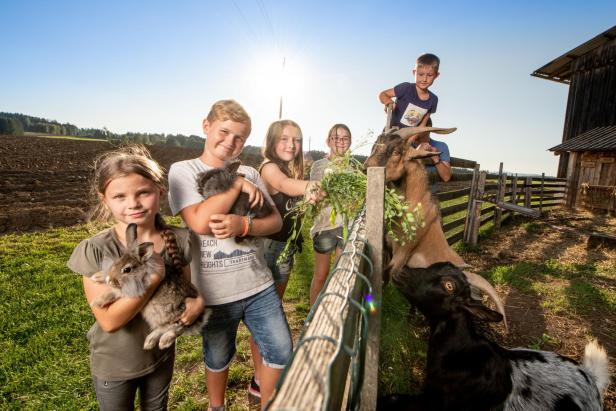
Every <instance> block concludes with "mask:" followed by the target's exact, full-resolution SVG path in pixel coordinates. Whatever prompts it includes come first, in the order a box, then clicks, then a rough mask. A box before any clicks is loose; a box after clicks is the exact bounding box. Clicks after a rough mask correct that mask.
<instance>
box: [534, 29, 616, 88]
mask: <svg viewBox="0 0 616 411" xmlns="http://www.w3.org/2000/svg"><path fill="white" fill-rule="evenodd" d="M615 38H616V26H614V27H612V28H610V29H607V30H606V31H604V32H603V33H601V34H599V35H597V36H595V37H593V38H592V39H590V40H588V41H587V42H586V43H584V44H581V45H579V46H577V47H576V48H574V49H573V50H571V51H568V52H567V53H565V54H563V55H562V56H560V57H558V58H557V59H555V60H552V61H551V62H549V63H548V64H546V65H545V66H543V67H541V68H538V69H537V70H535V71H534V72H532V73H531V76H535V77H539V78H544V79H548V80H553V81H558V82H559V83H566V84H569V83H570V82H571V75H572V74H573V72H572V71H571V63H572V62H573V61H575V60H576V59H577V58H578V57H581V56H583V55H584V54H586V53H589V52H591V51H593V50H595V49H596V48H599V47H601V46H602V45H604V44H605V43H607V42H610V41H612V40H614V39H615Z"/></svg>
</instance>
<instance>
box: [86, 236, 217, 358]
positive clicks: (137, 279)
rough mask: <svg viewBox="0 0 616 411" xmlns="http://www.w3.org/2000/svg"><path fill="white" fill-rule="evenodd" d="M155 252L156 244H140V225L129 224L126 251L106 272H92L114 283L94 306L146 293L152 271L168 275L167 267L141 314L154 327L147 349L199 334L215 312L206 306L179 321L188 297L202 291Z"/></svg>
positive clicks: (105, 280)
mask: <svg viewBox="0 0 616 411" xmlns="http://www.w3.org/2000/svg"><path fill="white" fill-rule="evenodd" d="M153 254H154V244H153V243H150V242H147V243H141V244H138V243H137V225H136V224H129V225H128V227H126V250H125V251H124V254H123V255H122V256H120V257H119V258H118V259H117V260H116V261H115V262H114V263H113V264H112V265H111V267H110V268H109V271H108V272H107V275H106V276H105V274H103V273H102V272H100V273H96V274H94V275H93V276H92V280H94V281H96V282H100V283H105V282H106V283H107V284H109V285H110V286H111V290H109V291H107V292H106V293H103V294H102V295H100V296H99V297H98V298H97V299H96V300H94V301H93V302H92V305H93V306H96V307H104V306H107V305H109V304H111V303H112V302H114V301H115V300H117V299H118V298H120V297H140V296H142V295H143V294H144V293H145V292H146V290H147V288H148V287H149V285H150V273H152V272H158V273H163V275H165V271H167V274H166V275H165V277H164V278H163V280H162V281H161V283H160V285H159V286H158V288H157V289H156V291H155V292H154V294H153V295H152V297H150V299H149V300H148V302H147V304H146V305H145V306H144V307H143V308H142V309H141V315H142V316H143V318H144V320H145V321H146V322H147V323H148V325H149V326H150V329H151V330H152V331H151V332H150V334H148V336H147V337H146V339H145V342H144V344H143V348H144V349H146V350H150V349H152V348H154V347H156V345H158V347H159V348H160V349H164V348H167V347H169V346H170V345H171V344H173V342H174V341H175V339H176V338H177V337H178V336H179V335H181V334H187V335H197V334H199V333H200V332H201V329H202V328H203V326H204V325H205V324H206V323H207V319H208V318H209V316H210V314H211V310H209V309H206V310H205V311H204V312H203V313H201V315H200V316H199V317H198V318H197V319H196V320H195V321H194V322H193V323H192V324H190V325H188V326H187V325H184V324H182V323H180V322H179V321H177V319H178V318H179V317H180V316H181V315H182V313H183V312H184V309H185V308H186V306H185V304H184V300H185V299H186V298H187V297H192V298H195V297H197V295H198V291H197V289H196V288H195V286H194V285H192V284H191V283H190V281H186V279H185V278H184V276H183V275H182V272H181V271H180V269H178V268H176V267H175V266H174V265H173V264H171V265H168V266H167V269H166V270H163V269H162V267H161V262H160V261H159V259H155V258H152V255H153Z"/></svg>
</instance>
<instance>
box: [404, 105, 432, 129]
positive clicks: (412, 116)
mask: <svg viewBox="0 0 616 411" xmlns="http://www.w3.org/2000/svg"><path fill="white" fill-rule="evenodd" d="M427 112H428V109H425V108H422V107H419V106H416V105H415V104H413V103H409V104H408V105H407V106H406V110H404V113H403V114H402V117H401V118H400V123H401V124H404V125H405V126H409V127H415V126H417V125H418V124H419V122H420V121H421V119H422V118H423V116H425V115H426V113H427Z"/></svg>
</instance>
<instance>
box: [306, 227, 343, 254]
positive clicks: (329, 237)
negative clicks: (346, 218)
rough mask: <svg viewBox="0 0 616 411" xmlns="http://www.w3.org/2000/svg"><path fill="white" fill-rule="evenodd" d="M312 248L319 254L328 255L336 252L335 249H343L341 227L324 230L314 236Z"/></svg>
mask: <svg viewBox="0 0 616 411" xmlns="http://www.w3.org/2000/svg"><path fill="white" fill-rule="evenodd" d="M312 246H313V248H314V251H316V252H317V253H320V254H329V253H331V252H334V251H336V248H340V249H342V248H344V241H343V240H342V227H338V228H334V229H331V230H324V231H321V232H320V233H318V234H316V235H315V236H314V237H313V239H312Z"/></svg>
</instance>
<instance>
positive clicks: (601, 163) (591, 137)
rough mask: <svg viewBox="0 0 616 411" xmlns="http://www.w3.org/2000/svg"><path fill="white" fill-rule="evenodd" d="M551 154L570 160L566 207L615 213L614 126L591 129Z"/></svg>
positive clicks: (615, 136) (615, 160) (615, 168)
mask: <svg viewBox="0 0 616 411" xmlns="http://www.w3.org/2000/svg"><path fill="white" fill-rule="evenodd" d="M550 151H553V152H554V153H556V154H561V156H562V154H563V153H567V154H568V157H569V164H568V165H567V185H568V192H567V200H568V201H569V203H568V206H570V207H579V206H582V207H585V208H589V209H602V210H608V211H614V210H616V126H608V127H597V128H593V129H592V130H590V131H587V132H585V133H582V134H580V135H579V136H576V137H574V138H572V139H569V140H567V141H565V142H564V143H562V144H559V145H557V146H555V147H552V148H551V149H550Z"/></svg>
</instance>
